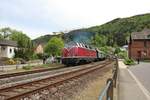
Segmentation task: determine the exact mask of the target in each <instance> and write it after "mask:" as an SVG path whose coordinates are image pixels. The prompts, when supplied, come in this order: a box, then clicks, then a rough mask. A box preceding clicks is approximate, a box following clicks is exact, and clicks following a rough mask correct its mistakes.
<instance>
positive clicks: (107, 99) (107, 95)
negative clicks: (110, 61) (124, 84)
mask: <svg viewBox="0 0 150 100" xmlns="http://www.w3.org/2000/svg"><path fill="white" fill-rule="evenodd" d="M115 60H116V63H115V66H114V67H113V76H112V78H109V79H107V82H106V86H105V88H104V90H103V91H102V93H101V94H100V96H99V100H113V89H114V88H116V83H117V74H118V59H117V58H116V59H115Z"/></svg>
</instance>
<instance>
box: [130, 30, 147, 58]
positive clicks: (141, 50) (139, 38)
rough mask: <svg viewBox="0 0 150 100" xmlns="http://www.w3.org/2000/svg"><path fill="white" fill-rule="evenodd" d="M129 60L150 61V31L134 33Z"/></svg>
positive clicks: (131, 36) (131, 39)
mask: <svg viewBox="0 0 150 100" xmlns="http://www.w3.org/2000/svg"><path fill="white" fill-rule="evenodd" d="M128 55H129V58H132V59H134V60H137V59H140V60H145V59H149V60H150V29H144V30H143V31H141V32H133V33H131V35H130V40H129V44H128Z"/></svg>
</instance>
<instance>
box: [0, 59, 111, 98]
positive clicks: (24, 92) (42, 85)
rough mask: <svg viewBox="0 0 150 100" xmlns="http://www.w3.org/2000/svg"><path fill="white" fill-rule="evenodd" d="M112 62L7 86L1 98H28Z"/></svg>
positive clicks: (0, 91)
mask: <svg viewBox="0 0 150 100" xmlns="http://www.w3.org/2000/svg"><path fill="white" fill-rule="evenodd" d="M111 63H112V62H110V61H107V62H105V63H103V64H101V65H99V64H97V65H91V66H89V67H86V68H77V69H74V70H69V71H65V72H64V73H60V74H57V75H53V76H50V77H47V78H44V79H40V80H36V81H31V82H27V83H23V84H18V85H15V86H11V87H5V88H2V89H0V100H19V99H21V98H22V100H24V98H28V97H29V96H31V95H32V94H36V93H39V92H40V91H44V90H46V89H48V88H51V87H53V86H57V85H60V84H62V83H63V82H66V81H68V80H71V79H74V78H78V77H81V76H82V75H85V74H87V73H90V72H92V71H95V70H97V69H103V68H104V67H106V66H107V65H109V64H111ZM27 100H28V99H27Z"/></svg>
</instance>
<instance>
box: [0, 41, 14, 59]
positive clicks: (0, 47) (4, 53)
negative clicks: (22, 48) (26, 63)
mask: <svg viewBox="0 0 150 100" xmlns="http://www.w3.org/2000/svg"><path fill="white" fill-rule="evenodd" d="M15 49H17V42H16V41H11V40H0V58H1V57H7V58H13V57H14V56H15Z"/></svg>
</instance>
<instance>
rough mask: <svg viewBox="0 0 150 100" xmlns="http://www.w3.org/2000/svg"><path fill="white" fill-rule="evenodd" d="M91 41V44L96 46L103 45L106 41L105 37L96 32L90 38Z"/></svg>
mask: <svg viewBox="0 0 150 100" xmlns="http://www.w3.org/2000/svg"><path fill="white" fill-rule="evenodd" d="M91 43H92V45H95V46H96V47H103V46H105V45H106V43H107V37H106V36H104V35H101V34H98V33H97V34H96V35H95V36H94V37H93V38H92V40H91Z"/></svg>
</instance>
